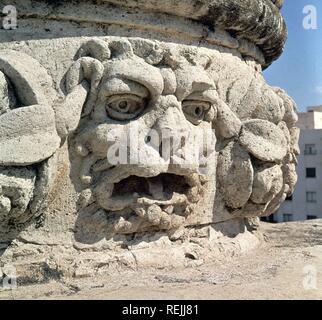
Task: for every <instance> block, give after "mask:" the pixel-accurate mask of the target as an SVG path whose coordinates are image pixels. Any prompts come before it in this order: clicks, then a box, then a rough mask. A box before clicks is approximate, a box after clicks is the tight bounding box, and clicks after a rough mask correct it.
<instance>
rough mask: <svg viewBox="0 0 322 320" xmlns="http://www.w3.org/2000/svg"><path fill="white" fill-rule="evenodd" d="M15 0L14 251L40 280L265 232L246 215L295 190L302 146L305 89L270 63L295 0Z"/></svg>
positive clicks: (155, 261) (10, 97)
mask: <svg viewBox="0 0 322 320" xmlns="http://www.w3.org/2000/svg"><path fill="white" fill-rule="evenodd" d="M2 2H4V4H10V5H12V4H15V5H16V6H17V12H18V21H19V28H18V29H17V30H15V31H14V38H15V39H14V40H15V41H13V38H12V33H10V32H7V31H5V30H0V40H1V41H0V217H1V220H0V236H1V239H2V240H1V243H4V245H3V246H4V247H3V253H1V257H0V263H1V264H4V263H8V262H10V263H12V264H14V265H16V266H17V267H18V266H19V272H20V276H21V277H22V278H24V279H29V280H28V281H29V282H32V281H33V279H35V278H37V276H33V274H35V275H39V274H41V275H43V276H40V277H39V278H37V279H38V280H39V279H40V278H41V279H45V278H46V275H45V273H46V272H47V271H46V270H51V274H54V275H55V276H56V277H58V278H59V277H61V276H80V277H81V276H87V275H91V274H92V275H93V274H96V273H97V272H99V273H104V272H110V270H111V268H117V269H119V268H120V267H124V268H126V267H130V268H141V267H143V266H152V267H163V266H164V265H167V264H169V265H173V266H175V267H178V266H181V267H182V266H187V265H192V264H194V265H199V264H202V263H203V262H204V261H206V260H211V259H213V258H217V257H218V255H222V254H223V253H224V254H228V252H232V253H231V254H235V253H237V252H239V251H243V250H248V249H249V248H250V247H252V246H253V245H254V244H255V243H257V242H258V241H257V240H258V237H257V236H255V235H254V230H255V229H256V228H255V227H254V224H252V223H250V222H249V220H248V219H249V218H252V219H253V218H255V217H259V216H262V215H268V214H270V213H272V212H273V211H274V210H275V209H276V208H277V207H278V206H279V205H280V203H281V202H282V201H283V200H284V199H285V197H286V195H288V194H290V193H291V192H292V191H293V190H294V185H295V182H296V173H295V163H296V155H297V154H298V153H299V150H298V131H297V129H296V128H295V123H296V120H297V116H296V106H295V103H294V101H293V100H292V99H291V98H289V97H288V95H287V94H286V93H285V91H283V90H282V89H279V88H273V87H270V86H269V85H268V84H267V83H266V82H265V80H264V78H263V75H262V73H261V72H262V69H263V68H265V67H267V66H268V65H269V64H270V63H271V62H272V61H273V60H274V59H275V58H277V57H278V56H279V54H280V53H281V50H282V47H283V44H284V41H285V36H286V31H285V25H284V21H283V19H282V17H281V15H280V12H279V8H280V7H281V5H282V1H270V0H261V1H255V0H247V1H241V0H229V1H226V0H225V1H224V0H214V1H203V2H200V1H195V0H184V1H173V0H167V1H165V2H162V3H161V2H160V1H154V0H150V1H141V0H139V1H132V0H126V1H125V0H124V1H123V0H111V1H107V0H106V1H105V0H104V1H99V2H97V1H95V2H94V1H85V0H78V1H76V2H63V1H62V2H58V3H56V4H53V3H52V2H50V1H49V2H48V1H34V0H23V1H19V2H18V1H16V2H15V3H12V1H10V3H9V2H8V1H7V0H5V1H2ZM169 13H171V14H169ZM75 22H77V23H75ZM107 28H108V32H107V31H106V30H107ZM191 239H192V240H191ZM256 239H257V240H256ZM12 240H15V241H12ZM1 245H2V244H1ZM1 248H2V247H1ZM129 248H130V249H131V250H132V251H131V252H129ZM142 249H144V250H143V251H142ZM49 251H50V256H49V254H48V253H49ZM169 252H171V254H169ZM229 254H230V253H229ZM13 256H14V257H15V259H14V261H11V260H12V259H11V257H13ZM165 257H166V258H165ZM43 261H46V263H45V264H44V263H43ZM30 270H31V271H30ZM33 277H34V278H33ZM39 281H40V280H39ZM41 281H42V280H41Z"/></svg>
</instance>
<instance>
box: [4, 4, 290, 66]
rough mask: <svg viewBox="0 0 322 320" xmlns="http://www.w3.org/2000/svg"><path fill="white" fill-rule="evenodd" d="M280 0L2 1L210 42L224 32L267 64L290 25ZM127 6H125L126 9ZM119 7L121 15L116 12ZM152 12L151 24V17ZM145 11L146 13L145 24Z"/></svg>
mask: <svg viewBox="0 0 322 320" xmlns="http://www.w3.org/2000/svg"><path fill="white" fill-rule="evenodd" d="M282 3H283V1H281V0H242V1H240V0H202V1H200V0H183V1H177V0H165V1H156V0H153V1H144V0H135V1H134V0H100V1H88V0H86V1H85V0H74V1H72V2H70V1H40V0H29V1H24V2H22V3H21V2H20V1H16V2H15V1H11V0H10V1H8V0H5V1H4V4H11V5H12V4H14V5H16V6H17V11H18V15H19V16H20V17H21V18H45V19H49V20H64V21H70V22H77V23H79V22H92V23H100V24H118V25H124V26H126V27H129V28H131V29H136V28H138V29H146V30H148V31H162V30H163V31H166V32H172V33H175V32H178V33H181V34H184V36H185V37H187V36H188V37H189V36H190V37H191V38H193V37H198V36H199V37H200V38H201V39H203V40H204V41H206V42H209V43H210V44H217V43H218V38H219V41H220V40H221V39H220V38H222V35H221V34H220V32H222V31H226V32H227V33H228V34H230V35H231V36H232V38H233V39H232V40H231V41H229V42H230V43H229V44H227V37H225V40H221V43H219V44H220V45H224V46H227V47H237V48H238V49H239V51H240V52H241V53H242V54H244V55H249V56H251V57H253V58H255V60H257V61H258V62H259V63H260V64H261V65H262V66H263V67H264V68H266V67H267V66H269V65H270V64H271V63H272V62H273V61H274V60H276V59H277V58H278V57H279V56H280V55H281V54H282V52H283V48H284V44H285V40H286V37H287V30H286V25H285V22H284V19H283V17H282V16H281V14H280V12H279V9H280V8H281V6H282ZM73 4H77V7H75V6H73ZM124 7H125V8H127V10H126V12H125V13H124ZM75 8H76V9H75ZM122 8H123V9H122ZM119 11H121V12H122V14H118V13H119ZM151 12H152V15H153V23H152V22H151V19H150V18H149V16H148V15H149V14H151ZM156 14H158V19H157V20H159V22H160V23H159V26H158V23H156V22H157V21H156V19H155V18H156ZM144 15H146V18H145V19H143V22H144V23H143V24H142V17H144ZM137 16H139V18H137ZM182 19H183V20H182ZM187 20H188V21H187ZM189 20H190V21H192V22H194V23H196V22H197V25H199V26H200V27H201V28H198V27H197V26H195V25H194V26H193V29H194V30H193V31H192V30H189V26H190V23H191V22H190V21H189ZM218 31H219V34H218ZM214 34H215V36H214ZM220 35H221V37H220ZM213 38H215V40H214V39H213ZM234 39H235V43H234ZM236 40H237V43H236ZM238 40H239V42H238ZM245 41H246V42H247V44H246V45H245ZM245 47H246V49H245ZM254 47H255V48H254ZM257 48H258V49H259V50H258V49H257ZM256 51H260V52H256Z"/></svg>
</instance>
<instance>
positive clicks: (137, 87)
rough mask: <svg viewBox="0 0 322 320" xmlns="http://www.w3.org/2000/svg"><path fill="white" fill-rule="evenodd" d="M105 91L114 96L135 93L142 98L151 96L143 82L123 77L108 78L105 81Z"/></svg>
mask: <svg viewBox="0 0 322 320" xmlns="http://www.w3.org/2000/svg"><path fill="white" fill-rule="evenodd" d="M103 88H104V93H105V94H106V96H112V95H116V94H129V93H130V94H135V95H137V96H139V97H142V98H147V97H148V96H149V94H150V93H149V90H148V89H147V88H146V87H145V86H143V85H142V84H140V83H138V82H135V81H132V80H129V79H121V78H112V79H108V80H107V81H106V82H105V83H104V87H103Z"/></svg>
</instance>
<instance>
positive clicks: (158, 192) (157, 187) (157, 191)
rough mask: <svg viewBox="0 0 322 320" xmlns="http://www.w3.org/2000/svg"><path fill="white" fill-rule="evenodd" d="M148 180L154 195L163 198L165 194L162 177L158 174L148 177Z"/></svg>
mask: <svg viewBox="0 0 322 320" xmlns="http://www.w3.org/2000/svg"><path fill="white" fill-rule="evenodd" d="M147 182H148V185H149V192H150V193H151V195H152V197H153V198H154V199H158V200H161V199H163V198H164V194H163V184H162V181H161V177H160V176H157V177H155V178H152V179H148V180H147Z"/></svg>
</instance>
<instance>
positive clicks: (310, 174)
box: [306, 168, 316, 178]
mask: <svg viewBox="0 0 322 320" xmlns="http://www.w3.org/2000/svg"><path fill="white" fill-rule="evenodd" d="M306 177H307V178H316V168H306Z"/></svg>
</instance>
